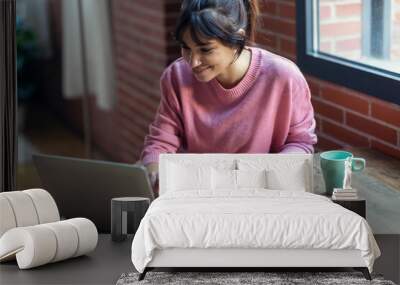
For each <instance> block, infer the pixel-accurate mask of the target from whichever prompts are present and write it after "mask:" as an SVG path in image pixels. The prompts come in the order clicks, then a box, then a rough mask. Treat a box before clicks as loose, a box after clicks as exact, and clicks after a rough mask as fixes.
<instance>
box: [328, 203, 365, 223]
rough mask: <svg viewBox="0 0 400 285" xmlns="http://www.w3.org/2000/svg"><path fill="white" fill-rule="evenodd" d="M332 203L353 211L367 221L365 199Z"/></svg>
mask: <svg viewBox="0 0 400 285" xmlns="http://www.w3.org/2000/svg"><path fill="white" fill-rule="evenodd" d="M332 202H334V203H336V204H339V205H340V206H342V207H344V208H346V209H348V210H350V211H353V212H354V213H356V214H359V215H360V216H361V217H363V218H364V219H365V217H366V213H365V207H366V201H365V199H356V200H333V199H332Z"/></svg>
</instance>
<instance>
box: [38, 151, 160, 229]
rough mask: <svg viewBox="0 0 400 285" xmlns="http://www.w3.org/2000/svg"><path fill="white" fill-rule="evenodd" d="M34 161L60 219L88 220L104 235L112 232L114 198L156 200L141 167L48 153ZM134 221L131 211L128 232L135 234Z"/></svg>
mask: <svg viewBox="0 0 400 285" xmlns="http://www.w3.org/2000/svg"><path fill="white" fill-rule="evenodd" d="M33 161H34V164H35V166H36V168H37V171H38V174H39V177H40V180H41V182H42V187H43V189H45V190H47V191H48V192H49V193H50V194H51V195H52V196H53V198H54V200H55V201H56V203H57V206H58V210H59V212H60V216H61V217H62V218H65V219H70V218H76V217H84V218H88V219H90V220H91V221H92V222H93V223H94V224H95V225H96V227H97V230H98V231H99V232H101V233H109V232H110V230H111V225H110V221H111V199H112V198H115V197H146V198H149V199H150V201H153V200H154V196H153V191H152V188H151V185H150V180H149V178H148V175H147V170H146V168H145V167H144V166H141V165H135V164H125V163H116V162H108V161H100V160H89V159H79V158H72V157H63V156H54V155H44V154H34V155H33ZM130 221H132V222H130ZM133 221H134V215H133V213H131V212H130V213H128V233H133V232H134V223H133Z"/></svg>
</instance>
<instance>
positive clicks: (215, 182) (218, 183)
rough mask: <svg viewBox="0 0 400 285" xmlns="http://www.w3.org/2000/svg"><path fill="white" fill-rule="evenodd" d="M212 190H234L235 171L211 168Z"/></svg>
mask: <svg viewBox="0 0 400 285" xmlns="http://www.w3.org/2000/svg"><path fill="white" fill-rule="evenodd" d="M211 173H212V178H211V179H212V189H213V190H229V191H232V190H236V170H233V169H216V168H212V171H211Z"/></svg>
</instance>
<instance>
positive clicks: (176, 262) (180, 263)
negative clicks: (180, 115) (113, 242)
mask: <svg viewBox="0 0 400 285" xmlns="http://www.w3.org/2000/svg"><path fill="white" fill-rule="evenodd" d="M159 167H160V169H159V173H160V184H159V185H160V196H159V197H158V198H157V199H156V200H154V201H153V203H152V204H151V206H150V208H149V209H148V211H147V213H146V215H145V217H144V218H143V219H142V221H141V223H140V226H139V228H138V231H137V232H136V234H135V237H134V239H133V242H132V262H133V264H134V266H135V268H136V269H137V270H138V272H140V273H141V274H140V276H139V279H140V280H141V279H143V278H144V277H145V274H146V272H147V271H149V270H151V269H153V268H158V267H168V268H171V267H236V268H241V269H242V270H243V268H254V267H262V268H266V267H302V268H303V267H353V268H355V269H359V270H361V271H362V272H363V274H364V276H365V278H367V279H370V278H371V277H370V274H369V273H370V272H372V268H373V263H374V260H375V259H376V258H377V257H379V255H380V251H379V248H378V246H377V244H376V241H375V239H374V237H373V235H372V231H371V229H370V227H369V225H368V223H367V222H366V220H365V219H364V218H362V217H361V216H359V215H357V214H355V213H353V212H351V211H349V210H347V209H345V208H343V207H341V206H340V205H338V204H335V203H333V202H332V201H331V200H330V199H329V198H327V197H324V196H321V195H316V194H313V193H312V190H313V174H312V169H313V156H312V155H309V154H162V155H160V165H159Z"/></svg>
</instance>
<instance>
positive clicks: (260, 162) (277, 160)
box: [159, 153, 313, 195]
mask: <svg viewBox="0 0 400 285" xmlns="http://www.w3.org/2000/svg"><path fill="white" fill-rule="evenodd" d="M170 163H173V164H180V165H184V166H185V167H186V166H187V167H190V166H212V167H214V168H219V169H244V170H249V169H257V168H266V169H268V170H273V171H276V172H277V173H284V178H285V179H287V180H288V181H292V182H293V183H296V181H295V180H296V179H297V180H298V176H299V174H300V173H299V172H301V176H302V177H304V181H303V183H304V185H305V189H304V190H305V191H306V192H313V155H312V154H272V153H271V154H224V153H204V154H203V153H202V154H197V153H196V154H195V153H190V154H188V153H165V154H160V161H159V192H160V193H159V194H160V195H162V194H163V193H165V192H166V191H167V183H168V174H167V170H168V167H169V166H168V165H169V164H170ZM170 165H171V164H170ZM299 166H301V167H299ZM294 169H297V170H296V171H297V174H294V173H293V175H292V176H291V173H292V172H293V171H292V170H294Z"/></svg>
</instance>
